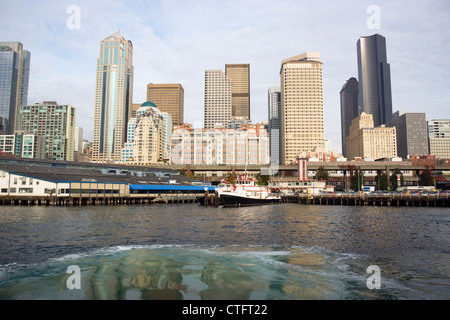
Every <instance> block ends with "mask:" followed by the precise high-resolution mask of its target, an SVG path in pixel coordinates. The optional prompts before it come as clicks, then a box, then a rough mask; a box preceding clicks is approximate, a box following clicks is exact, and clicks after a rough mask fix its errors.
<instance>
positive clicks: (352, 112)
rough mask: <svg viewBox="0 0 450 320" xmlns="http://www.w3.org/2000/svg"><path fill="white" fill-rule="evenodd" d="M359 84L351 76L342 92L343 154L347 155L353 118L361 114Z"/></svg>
mask: <svg viewBox="0 0 450 320" xmlns="http://www.w3.org/2000/svg"><path fill="white" fill-rule="evenodd" d="M358 92H359V84H358V80H356V79H355V78H353V77H352V78H350V79H348V80H347V82H346V83H345V84H344V86H343V87H342V89H341V92H340V98H341V139H342V140H341V141H342V154H343V155H344V157H345V156H346V139H347V137H348V133H349V129H350V125H351V124H352V120H353V119H355V118H356V117H357V116H358V115H359V110H360V109H359V105H358Z"/></svg>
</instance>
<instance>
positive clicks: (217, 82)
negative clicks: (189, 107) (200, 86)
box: [204, 70, 232, 128]
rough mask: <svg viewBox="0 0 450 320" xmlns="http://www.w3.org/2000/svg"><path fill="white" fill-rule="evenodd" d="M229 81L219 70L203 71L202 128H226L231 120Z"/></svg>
mask: <svg viewBox="0 0 450 320" xmlns="http://www.w3.org/2000/svg"><path fill="white" fill-rule="evenodd" d="M231 113H232V106H231V80H230V78H229V77H228V76H227V75H225V73H223V72H222V71H220V70H206V71H205V118H204V122H205V123H204V127H205V128H214V125H216V124H222V125H224V126H226V125H227V124H228V122H229V121H230V119H231Z"/></svg>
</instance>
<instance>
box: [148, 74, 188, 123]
mask: <svg viewBox="0 0 450 320" xmlns="http://www.w3.org/2000/svg"><path fill="white" fill-rule="evenodd" d="M147 101H151V102H153V103H154V104H156V105H157V106H158V109H159V110H160V111H162V112H167V113H169V114H170V115H171V116H172V125H174V126H179V125H182V124H183V122H184V88H183V86H182V85H181V84H179V83H176V84H154V83H149V84H148V85H147Z"/></svg>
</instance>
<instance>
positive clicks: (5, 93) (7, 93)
mask: <svg viewBox="0 0 450 320" xmlns="http://www.w3.org/2000/svg"><path fill="white" fill-rule="evenodd" d="M30 59H31V53H30V52H29V51H27V50H23V45H22V43H20V42H0V118H3V125H4V127H5V128H3V130H2V131H3V132H4V133H6V134H13V133H14V130H15V129H16V126H17V113H18V112H19V108H20V106H23V105H27V103H28V82H29V77H30Z"/></svg>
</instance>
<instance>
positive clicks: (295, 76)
mask: <svg viewBox="0 0 450 320" xmlns="http://www.w3.org/2000/svg"><path fill="white" fill-rule="evenodd" d="M280 78H281V135H282V148H281V155H282V162H283V163H288V162H294V161H297V158H298V156H299V155H300V153H301V152H303V151H305V152H308V151H314V150H315V149H316V148H318V147H321V148H323V147H324V139H325V138H324V118H323V85H322V62H320V53H318V52H306V53H303V54H300V55H297V56H295V57H292V58H289V59H285V60H283V61H282V65H281V71H280Z"/></svg>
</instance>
